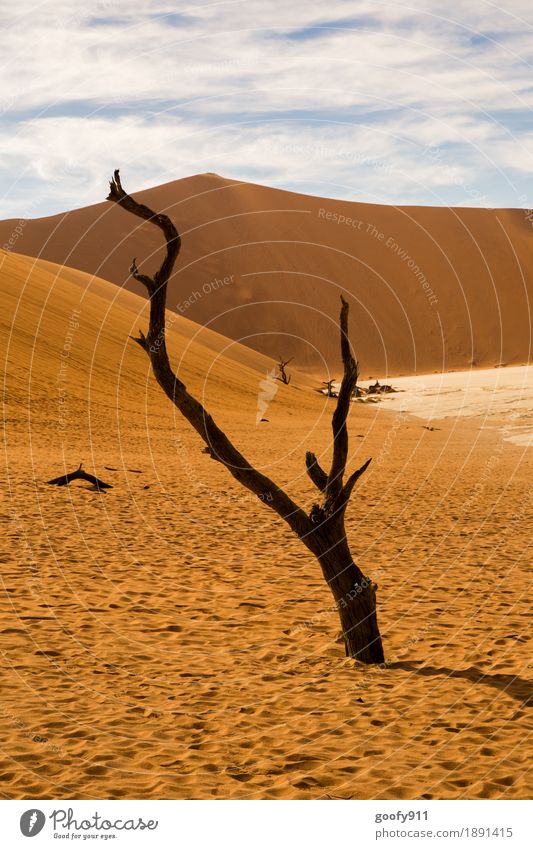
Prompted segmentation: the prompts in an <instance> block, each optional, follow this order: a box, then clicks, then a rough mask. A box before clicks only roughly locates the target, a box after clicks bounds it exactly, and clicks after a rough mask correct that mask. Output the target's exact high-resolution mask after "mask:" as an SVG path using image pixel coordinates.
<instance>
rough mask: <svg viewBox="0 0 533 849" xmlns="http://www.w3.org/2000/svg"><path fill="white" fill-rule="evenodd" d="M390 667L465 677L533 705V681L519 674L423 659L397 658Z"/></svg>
mask: <svg viewBox="0 0 533 849" xmlns="http://www.w3.org/2000/svg"><path fill="white" fill-rule="evenodd" d="M387 668H388V669H403V670H404V671H405V672H414V673H415V675H422V676H424V677H426V678H463V679H464V680H465V681H470V682H471V683H472V684H482V685H484V686H486V687H495V688H496V689H497V690H501V692H502V693H506V695H508V696H511V698H513V699H516V701H518V702H521V704H522V706H523V707H527V706H530V705H533V681H527V680H526V679H525V678H520V677H519V676H518V675H505V674H503V673H493V674H489V673H486V672H483V671H482V670H481V669H477V668H476V667H475V666H469V667H468V669H448V668H447V667H446V666H425V665H423V663H422V661H416V660H397V661H394V662H393V663H389V664H387Z"/></svg>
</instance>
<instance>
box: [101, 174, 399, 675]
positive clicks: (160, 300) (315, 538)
mask: <svg viewBox="0 0 533 849" xmlns="http://www.w3.org/2000/svg"><path fill="white" fill-rule="evenodd" d="M109 185H110V193H109V195H108V198H107V200H109V201H112V202H113V203H116V204H118V205H119V206H121V207H122V209H124V210H125V211H126V212H130V213H132V214H133V215H136V216H137V217H139V218H142V219H144V220H146V221H149V222H151V223H152V224H154V225H155V226H156V227H158V228H159V229H160V230H161V231H162V233H163V235H164V237H165V240H166V254H165V258H164V259H163V261H162V263H161V266H160V268H159V270H158V271H156V273H155V274H154V276H153V277H149V276H148V275H146V274H141V273H140V272H139V270H138V268H137V265H136V262H135V259H134V260H133V262H132V265H131V268H130V273H131V275H132V276H133V277H134V278H135V280H139V281H140V282H141V283H143V284H144V286H145V287H146V289H147V292H148V296H149V299H150V319H149V327H148V334H147V335H146V336H145V335H144V334H143V333H142V331H140V333H139V338H137V339H135V341H136V342H138V344H139V345H140V346H141V347H142V348H143V349H144V350H145V351H146V353H147V354H148V356H149V358H150V362H151V365H152V370H153V373H154V376H155V378H156V380H157V382H158V383H159V385H160V387H161V388H162V389H163V391H164V392H165V393H166V395H167V396H168V397H169V398H170V400H171V401H172V402H173V403H174V404H175V405H176V407H177V408H178V410H179V411H180V412H181V414H182V415H183V416H184V417H185V418H186V419H187V421H188V422H189V423H190V424H191V425H192V427H193V428H194V429H195V430H196V432H197V433H198V434H199V435H200V436H201V438H202V439H203V440H204V442H205V443H206V445H207V448H208V449H209V453H210V454H211V456H212V457H213V458H214V459H215V460H217V461H218V462H220V463H222V464H223V465H224V466H225V467H226V468H227V470H228V471H229V472H230V474H231V475H233V477H234V478H235V479H236V480H237V481H238V482H239V483H240V484H241V485H242V486H244V487H246V488H247V489H249V490H250V491H251V492H253V493H254V494H255V495H257V497H258V498H259V499H260V500H261V501H263V503H264V504H266V505H268V506H269V507H270V508H271V509H272V510H275V512H276V513H277V514H278V516H280V517H281V518H282V519H283V520H284V521H285V522H286V523H287V524H288V525H289V527H290V528H291V530H292V531H294V533H295V534H296V535H297V536H298V538H299V539H300V540H301V541H302V543H303V544H304V545H305V546H306V547H307V548H308V549H309V551H310V552H312V554H314V556H315V557H316V558H317V560H318V562H319V563H320V566H321V568H322V573H323V576H324V578H325V580H326V582H327V584H328V585H329V588H330V590H331V592H332V593H333V597H334V599H335V602H336V607H337V610H338V613H339V618H340V621H341V626H342V635H343V638H344V642H345V646H346V654H347V656H349V657H353V658H356V659H357V660H360V661H362V662H363V663H367V664H371V663H382V662H383V660H384V657H383V647H382V642H381V636H380V633H379V629H378V624H377V615H376V589H377V587H376V585H375V584H374V583H373V582H372V580H371V579H370V578H366V577H365V576H364V575H363V573H362V572H361V570H360V569H359V568H358V566H357V565H356V564H355V563H354V560H353V558H352V555H351V553H350V548H349V545H348V541H347V539H346V531H345V525H344V517H345V512H346V508H347V506H348V501H349V499H350V496H351V494H352V490H353V488H354V486H355V484H356V483H357V481H358V480H359V478H360V477H361V475H362V474H363V473H364V472H365V471H366V469H367V467H368V465H369V463H370V460H367V462H366V463H364V464H363V465H362V466H361V468H360V469H358V470H357V471H355V472H353V473H352V474H351V475H350V476H349V477H348V478H347V479H346V481H345V480H344V476H345V472H346V461H347V457H348V429H347V425H346V419H347V416H348V412H349V408H350V398H351V396H352V393H353V390H354V388H355V386H356V384H357V376H358V369H357V363H356V361H355V359H354V357H353V355H352V352H351V348H350V342H349V339H348V310H349V307H348V303H347V302H346V301H345V300H344V298H342V296H341V302H342V305H341V312H340V337H341V352H342V360H343V364H344V376H343V379H342V383H341V388H340V390H339V395H338V399H337V404H336V409H335V412H334V413H333V421H332V428H333V458H332V462H331V468H330V470H329V472H328V473H326V472H325V471H324V469H322V467H321V466H320V465H319V463H318V460H317V458H316V456H315V454H313V453H311V452H307V454H306V468H307V473H308V475H309V477H310V479H311V481H312V482H313V484H314V485H315V486H316V488H317V490H318V491H319V492H320V493H321V503H320V504H314V505H313V507H312V509H311V511H310V513H309V515H308V514H307V513H306V512H305V511H304V510H303V509H302V508H301V507H299V506H298V504H296V503H295V502H294V501H293V500H292V498H290V497H289V495H287V493H286V492H284V490H283V489H281V488H280V487H279V486H277V484H275V483H274V482H273V481H271V480H270V479H269V478H268V477H266V476H265V475H263V474H262V473H261V472H259V471H258V470H257V469H255V468H254V467H253V466H252V465H251V464H250V463H249V462H248V461H247V460H246V459H245V457H243V455H242V454H241V453H240V452H239V451H238V450H237V448H236V447H235V446H234V445H233V443H232V442H231V441H230V439H228V437H227V436H226V434H225V433H224V432H223V431H222V430H221V429H220V428H219V427H218V426H217V424H216V423H215V422H214V420H213V418H212V417H211V416H210V415H209V413H208V412H207V410H205V408H204V407H203V406H202V404H200V402H199V401H197V400H196V398H194V397H193V396H192V395H190V394H189V392H188V391H187V388H186V387H185V385H184V384H183V383H182V381H181V380H179V379H178V377H177V376H176V375H175V374H174V372H173V371H172V367H171V365H170V361H169V358H168V353H167V348H166V340H165V306H166V297H167V284H168V280H169V278H170V275H171V273H172V270H173V268H174V264H175V262H176V258H177V256H178V254H179V251H180V247H181V239H180V236H179V233H178V231H177V230H176V228H175V226H174V224H173V223H172V221H171V220H170V218H168V216H166V215H164V214H162V213H156V212H153V211H152V210H151V209H149V208H148V207H147V206H145V205H144V204H142V203H139V202H138V201H136V200H135V199H134V198H132V197H131V196H130V195H128V194H127V193H126V192H125V191H124V189H123V188H122V184H121V181H120V175H119V172H118V170H117V171H115V172H114V177H113V179H112V180H111V182H110V184H109Z"/></svg>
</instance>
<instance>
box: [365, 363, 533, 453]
mask: <svg viewBox="0 0 533 849" xmlns="http://www.w3.org/2000/svg"><path fill="white" fill-rule="evenodd" d="M374 382H375V381H373V380H372V381H361V382H360V385H361V386H362V387H364V388H367V387H368V386H370V385H371V384H372V383H374ZM381 382H382V383H389V384H391V385H392V386H393V387H394V388H395V389H397V390H399V391H398V392H396V393H394V394H391V395H382V396H379V397H380V400H381V402H382V403H383V404H386V405H387V407H388V408H390V409H392V410H401V411H403V412H406V413H410V414H411V415H413V416H417V417H418V418H421V419H424V420H425V421H427V422H431V421H432V420H434V419H446V418H451V417H456V416H480V417H482V418H487V419H488V420H489V421H488V422H487V424H488V425H489V426H491V422H490V420H496V419H498V420H499V421H498V423H496V422H495V421H494V422H493V423H492V426H497V424H498V425H500V426H501V421H502V419H503V420H504V422H505V423H504V425H503V427H501V429H502V433H503V437H504V439H506V440H507V441H509V442H513V443H515V444H516V445H524V446H531V447H533V366H531V365H529V366H516V367H515V366H513V367H511V368H498V369H480V370H476V371H464V372H449V373H444V374H427V375H418V376H416V377H395V378H390V379H387V380H385V379H383V380H382V381H381Z"/></svg>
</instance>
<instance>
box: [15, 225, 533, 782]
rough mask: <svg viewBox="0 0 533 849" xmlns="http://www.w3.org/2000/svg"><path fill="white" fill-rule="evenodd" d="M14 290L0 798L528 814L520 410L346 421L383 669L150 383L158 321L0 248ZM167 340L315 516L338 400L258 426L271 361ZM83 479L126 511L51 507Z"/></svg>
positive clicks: (87, 501)
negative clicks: (516, 418)
mask: <svg viewBox="0 0 533 849" xmlns="http://www.w3.org/2000/svg"><path fill="white" fill-rule="evenodd" d="M84 226H85V225H84ZM227 271H228V273H229V274H231V269H227ZM219 276H221V275H220V274H219ZM228 290H229V287H228ZM0 292H1V298H2V304H3V309H2V312H1V314H0V322H1V325H2V328H1V330H2V333H1V339H2V346H3V348H2V354H3V358H4V362H5V373H6V378H5V385H4V412H5V424H4V445H5V452H4V454H3V469H2V480H3V481H4V486H3V505H2V514H3V515H2V525H3V531H4V538H5V540H6V542H7V545H5V548H4V553H3V555H2V561H3V564H2V573H1V574H2V586H1V590H0V599H1V608H0V648H1V651H2V661H3V662H2V665H1V668H0V670H1V671H0V674H1V692H2V699H1V707H0V724H1V728H2V733H1V741H2V743H1V752H0V794H1V795H2V796H3V798H80V799H90V798H100V799H101V798H112V799H118V798H163V799H172V798H187V799H189V798H202V799H204V798H231V799H247V798H251V799H254V798H265V799H309V798H313V799H316V798H320V799H322V798H324V799H331V798H333V799H346V798H355V799H368V798H370V799H386V798H397V799H418V798H424V799H432V798H445V799H448V798H453V799H461V798H485V799H486V798H490V799H499V798H509V799H518V798H525V797H527V796H528V794H529V793H530V791H531V786H530V782H529V784H528V769H530V764H531V752H530V750H528V739H530V735H531V730H532V719H531V701H530V700H531V679H532V672H531V647H530V643H528V641H527V636H528V635H527V628H528V625H529V622H530V610H529V604H528V590H529V586H528V584H529V580H530V578H529V575H530V568H529V567H530V564H531V519H532V509H533V504H532V493H531V474H532V461H531V456H532V455H531V448H528V447H527V446H524V445H519V444H514V443H512V442H509V441H508V440H506V439H505V438H503V435H502V431H501V429H500V427H499V425H500V424H501V422H500V418H501V419H502V421H503V420H504V418H505V417H504V416H503V414H499V415H500V418H498V416H493V417H492V419H491V424H492V425H494V426H491V427H487V418H486V416H481V415H479V416H476V415H472V416H468V417H456V416H448V417H446V418H442V419H437V418H435V417H434V416H433V417H432V418H431V424H430V425H429V423H428V422H424V420H423V419H421V418H420V417H415V416H414V415H412V414H411V413H410V412H406V411H404V410H402V409H392V408H389V407H387V404H386V403H383V404H381V403H378V404H357V403H354V404H353V405H352V411H351V414H350V419H349V431H350V438H351V442H350V451H351V454H350V467H352V468H356V467H357V466H358V465H361V463H362V462H363V461H364V460H366V459H367V458H368V457H372V458H373V462H372V464H371V466H370V468H369V470H368V472H367V473H366V475H365V476H364V478H362V480H361V481H360V483H359V485H358V489H357V490H356V492H355V493H354V496H353V498H352V502H351V506H350V508H349V513H348V517H347V527H348V531H349V537H350V542H351V545H352V551H353V552H354V555H355V557H356V559H357V562H358V563H359V565H360V566H361V568H362V569H363V571H364V572H365V574H368V575H370V576H371V577H372V578H373V579H374V580H375V581H376V582H377V584H378V585H379V590H378V604H379V622H380V627H381V630H382V634H383V638H384V645H385V652H386V664H385V665H384V666H383V667H382V668H379V667H364V666H362V665H361V664H357V663H355V662H354V661H352V660H349V659H346V658H345V657H344V654H343V646H342V644H341V643H339V642H337V635H338V630H339V625H338V621H337V614H336V611H335V610H334V608H333V604H332V598H331V596H330V595H329V590H328V588H327V586H326V584H325V583H324V580H323V578H322V575H321V573H320V569H319V566H318V564H317V563H316V562H315V561H314V560H313V558H312V556H311V555H310V554H309V553H308V552H307V550H306V549H304V548H303V546H302V545H301V543H300V542H299V541H298V540H297V539H296V537H295V536H292V535H291V534H290V533H289V532H288V531H287V529H286V527H285V525H284V524H283V523H282V521H281V520H279V519H278V518H277V517H276V516H275V515H274V513H273V512H272V511H270V510H269V509H268V506H267V505H265V504H262V503H260V502H259V501H258V500H257V499H256V498H254V497H253V496H251V494H248V493H247V492H246V491H245V490H242V489H240V488H239V487H238V485H237V484H236V482H235V481H234V480H233V479H232V478H231V477H230V476H229V475H228V474H227V472H226V471H225V469H223V468H221V467H220V466H219V464H217V463H216V462H214V461H213V460H211V459H210V457H209V456H208V455H206V454H205V453H204V452H203V446H202V443H201V441H200V439H199V438H198V437H197V436H196V434H194V433H193V432H192V431H191V430H190V428H189V426H188V425H187V424H186V423H185V422H184V421H183V420H182V419H181V418H180V416H179V415H178V414H177V412H176V411H175V410H174V409H173V407H172V406H171V404H170V403H169V402H168V401H167V399H166V398H165V397H164V396H163V395H162V393H161V391H160V390H159V389H158V387H157V386H156V384H155V381H154V379H153V378H152V376H151V374H150V370H149V363H148V359H147V357H146V355H145V353H144V352H143V351H142V350H141V349H140V347H139V346H137V345H135V343H134V342H132V341H131V340H130V339H129V337H130V336H131V335H133V334H134V333H136V331H137V329H138V328H139V327H143V326H145V325H146V302H145V301H144V300H143V299H141V298H140V297H138V296H137V295H136V294H134V293H131V292H128V291H126V290H124V289H120V288H118V287H116V286H114V285H113V284H112V283H108V282H106V281H105V280H101V279H98V278H95V277H92V276H91V275H90V274H87V273H84V272H83V271H75V270H72V269H68V268H60V267H59V266H55V265H53V263H51V262H47V261H44V260H33V259H31V258H29V257H25V256H20V255H17V254H15V253H13V252H5V251H2V252H0ZM207 301H208V299H205V303H207ZM169 324H170V327H169V333H168V335H169V347H170V350H171V354H172V361H173V364H174V365H175V367H176V370H177V372H178V375H179V376H180V377H181V378H182V379H183V380H184V381H185V382H186V384H187V386H188V387H189V389H191V390H194V392H195V393H196V394H197V396H198V397H200V398H201V399H202V400H203V402H204V403H205V405H206V406H207V408H208V410H209V411H210V412H212V414H213V415H214V417H215V419H216V420H217V422H218V423H219V424H220V425H221V426H222V427H223V428H224V429H225V430H226V431H227V433H228V434H229V435H230V436H231V437H232V438H233V439H234V441H235V443H236V444H237V446H238V447H239V448H240V450H242V451H243V453H244V454H245V456H246V457H247V458H248V459H249V460H250V461H251V462H253V463H254V464H256V465H257V466H258V467H259V468H260V469H261V470H262V471H264V472H265V473H266V474H268V475H269V476H270V477H272V478H273V479H274V480H276V481H277V482H279V483H280V484H282V485H283V486H285V487H286V488H287V490H288V491H289V492H290V494H291V495H292V497H293V498H294V499H295V500H297V501H298V502H299V503H300V504H301V505H302V506H304V507H305V508H307V509H310V507H311V505H312V503H313V499H314V491H313V489H312V485H311V483H310V482H309V480H308V479H307V477H306V475H305V465H304V456H305V451H306V450H313V451H315V452H316V453H317V454H318V455H319V457H323V458H324V460H326V458H327V457H328V456H329V452H330V449H331V412H332V405H333V404H334V401H333V400H332V399H328V398H326V397H324V396H322V395H320V394H319V393H318V392H316V391H315V389H316V387H317V386H318V385H319V381H318V380H317V379H315V377H313V376H310V375H309V374H305V373H303V372H299V371H296V370H293V369H291V370H292V375H293V379H292V382H291V385H290V386H288V387H285V386H281V384H278V385H277V388H278V391H277V393H276V394H275V396H274V397H273V398H272V399H271V400H270V402H269V406H268V409H267V411H266V412H265V413H264V418H266V419H267V420H268V421H265V422H260V423H259V424H257V423H256V418H257V409H258V392H259V385H260V382H261V381H264V380H265V375H266V373H267V371H269V370H270V369H271V368H272V365H273V362H272V360H271V359H269V358H267V357H265V356H264V355H263V354H261V353H259V352H256V351H253V350H251V349H250V348H249V347H244V346H242V345H240V344H239V343H237V342H233V341H231V340H230V339H228V338H226V337H224V336H222V335H219V334H218V333H215V332H214V331H213V330H210V329H207V328H205V327H201V326H200V325H198V324H195V323H194V322H193V321H190V320H189V317H188V316H186V317H184V316H180V315H178V316H177V315H175V314H174V315H171V316H169ZM352 338H353V342H354V344H355V346H356V348H357V340H358V336H357V326H356V323H354V325H353V333H352ZM507 338H508V337H507V336H506V339H507ZM513 344H514V343H513ZM522 353H523V352H522V351H518V353H517V357H518V358H519V357H520V356H521V355H522ZM487 356H488V355H487ZM491 356H492V354H491ZM428 358H429V359H431V357H430V356H429V354H428ZM376 362H377V361H376ZM376 362H374V364H373V365H374V366H375V365H376ZM433 364H434V363H432V365H433ZM490 364H491V365H493V364H495V363H494V362H492V363H490ZM363 370H365V369H364V366H363ZM378 376H380V375H378ZM429 426H431V427H432V428H433V429H432V430H428V429H427V427H429ZM80 462H83V463H84V466H85V468H86V469H87V471H90V472H93V473H94V474H96V475H97V476H98V477H99V478H102V479H103V480H104V481H106V482H108V483H110V484H112V486H113V488H112V489H109V490H108V491H107V492H106V493H100V492H98V491H96V490H95V489H94V488H91V487H90V486H89V485H87V484H86V483H72V484H71V485H70V486H68V487H63V488H58V487H52V486H49V485H48V484H47V481H48V480H49V479H51V478H54V477H57V476H58V475H60V474H62V473H64V472H65V471H70V470H72V469H74V468H76V467H77V466H78V464H79V463H80Z"/></svg>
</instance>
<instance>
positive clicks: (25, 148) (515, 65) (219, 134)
mask: <svg viewBox="0 0 533 849" xmlns="http://www.w3.org/2000/svg"><path fill="white" fill-rule="evenodd" d="M532 29H533V5H532V4H531V0H527V2H526V1H525V0H507V2H505V5H501V6H500V5H498V4H497V3H493V2H486V0H468V2H467V0H452V2H449V3H443V2H442V0H440V2H436V0H410V2H409V3H403V2H399V0H394V2H380V0H372V2H367V0H328V2H316V0H291V2H284V0H217V2H212V3H205V2H175V0H173V2H170V1H169V0H161V1H159V0H150V2H147V0H86V1H85V0H83V2H81V0H44V2H43V0H40V2H31V0H20V2H9V3H7V2H4V3H2V30H3V38H2V52H1V55H0V82H1V84H0V218H15V217H38V216H42V215H49V214H54V213H56V212H61V211H63V210H66V209H71V208H74V207H80V206H86V205H87V204H89V203H97V202H99V201H101V200H103V199H104V197H105V195H106V193H107V182H108V179H109V176H110V174H111V172H112V171H113V169H114V168H116V167H120V169H121V174H122V176H123V179H124V181H125V184H126V185H127V186H128V188H129V190H130V191H133V190H140V189H143V188H148V187H150V186H154V185H158V184H160V183H164V182H169V181H171V180H176V179H179V178H181V177H185V176H188V175H191V174H197V173H201V172H204V171H211V172H215V173H218V174H221V175H223V176H224V177H229V178H234V179H238V180H246V181H250V182H256V183H261V184H265V185H270V186H276V187H278V188H284V189H289V190H291V191H297V192H303V193H307V194H314V195H320V196H325V197H337V198H346V199H348V200H359V201H365V202H371V203H388V204H423V205H432V206H435V205H436V206H443V205H453V206H476V207H479V206H481V207H525V208H532V207H533V176H532V175H533V73H532V63H533V37H532V36H533V33H532Z"/></svg>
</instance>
